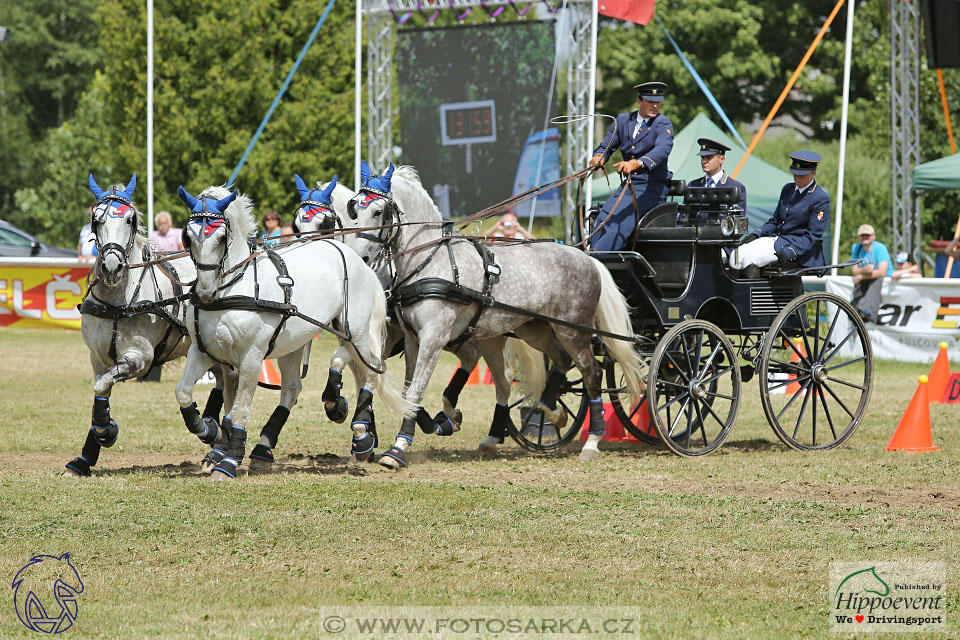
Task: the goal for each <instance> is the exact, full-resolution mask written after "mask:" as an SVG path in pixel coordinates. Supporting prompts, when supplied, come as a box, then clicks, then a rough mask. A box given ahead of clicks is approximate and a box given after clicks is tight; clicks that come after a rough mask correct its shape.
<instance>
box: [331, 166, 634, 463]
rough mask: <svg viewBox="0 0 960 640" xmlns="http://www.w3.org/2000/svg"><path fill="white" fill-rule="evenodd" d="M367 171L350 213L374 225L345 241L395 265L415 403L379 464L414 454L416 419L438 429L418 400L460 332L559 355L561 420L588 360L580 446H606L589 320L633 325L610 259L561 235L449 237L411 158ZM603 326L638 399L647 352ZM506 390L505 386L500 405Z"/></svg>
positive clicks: (551, 388) (555, 414)
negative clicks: (568, 386)
mask: <svg viewBox="0 0 960 640" xmlns="http://www.w3.org/2000/svg"><path fill="white" fill-rule="evenodd" d="M361 176H362V181H363V185H364V186H363V187H362V188H361V191H360V193H359V194H358V195H357V196H356V197H355V198H353V199H352V200H351V201H350V202H349V203H348V206H347V211H348V217H347V219H345V220H344V225H345V226H347V227H348V228H350V227H352V228H365V227H367V228H371V227H372V228H374V229H375V231H372V232H363V233H358V234H356V235H353V236H347V237H346V238H347V239H346V242H347V243H348V244H350V245H351V246H353V247H355V248H356V249H357V253H359V254H360V255H361V256H362V257H363V258H364V260H366V261H367V262H370V263H371V264H375V265H376V264H377V263H378V262H382V263H385V264H387V265H388V266H389V268H390V269H391V270H392V273H393V277H392V278H391V279H392V280H393V286H392V291H391V299H392V300H395V301H396V303H397V304H398V308H399V309H400V321H401V324H402V326H403V328H404V336H405V342H406V351H407V354H406V363H407V372H406V373H407V382H408V386H407V389H406V398H407V401H408V402H410V403H411V404H413V405H417V407H418V409H417V415H416V416H415V417H407V418H406V419H404V421H403V424H402V426H401V428H400V433H399V434H398V436H397V439H396V442H395V444H394V446H393V447H392V448H391V449H389V450H388V451H387V452H386V453H384V454H383V456H382V457H381V458H380V462H381V464H384V465H386V466H389V467H392V468H400V467H403V466H406V464H407V461H406V450H407V448H408V447H409V446H410V445H411V444H412V442H413V436H414V424H418V425H419V426H420V428H421V430H423V431H425V432H427V433H434V432H435V431H436V429H437V426H438V425H437V424H436V421H435V420H434V419H432V418H430V416H429V414H427V412H426V411H425V410H424V409H423V407H422V406H419V405H420V402H421V400H422V398H423V392H424V389H425V388H426V385H427V382H428V381H429V380H430V376H431V375H432V374H433V370H434V368H435V367H436V364H437V358H438V356H439V354H440V350H441V349H443V348H444V346H446V345H448V344H450V343H454V344H456V343H457V342H459V341H463V340H468V341H487V340H495V339H501V340H502V337H503V334H505V333H507V332H513V333H514V334H515V335H517V336H518V337H519V338H521V339H522V340H524V341H526V342H527V343H529V344H530V345H531V346H533V347H534V348H536V349H538V350H540V351H543V352H544V353H545V354H547V355H548V356H549V357H550V358H551V359H552V360H553V362H554V363H555V365H554V368H553V369H552V370H551V372H550V376H549V378H548V380H547V383H546V386H545V388H544V391H543V394H542V395H541V398H540V405H541V407H542V409H543V411H544V413H545V414H546V415H547V417H548V418H549V419H550V421H551V422H553V424H555V425H557V426H558V428H562V426H563V425H564V424H565V423H566V417H567V415H566V413H565V411H564V409H563V408H562V407H558V406H557V404H556V398H557V393H558V391H559V390H560V388H561V387H562V385H563V384H564V381H565V380H566V371H567V370H568V369H570V368H571V366H573V365H574V364H575V365H576V367H577V368H578V369H579V370H580V373H581V374H582V375H583V383H584V387H585V389H586V392H587V394H588V398H589V400H590V403H591V405H590V409H591V410H590V425H589V436H588V438H587V441H586V443H585V444H584V446H583V449H582V451H581V454H580V457H581V459H582V460H585V461H586V460H592V459H593V458H595V457H597V456H599V455H600V452H599V449H598V447H597V444H598V443H599V441H600V439H601V438H602V437H603V433H604V429H605V425H604V421H603V402H602V399H601V397H600V392H601V386H600V382H601V380H600V379H601V371H600V367H599V365H598V363H597V361H596V359H595V358H594V355H593V350H592V348H591V328H592V327H594V326H596V327H597V328H598V329H599V330H600V331H601V332H603V333H605V334H614V335H623V336H632V335H633V329H632V326H631V322H630V315H629V308H628V307H627V303H626V300H625V299H624V297H623V295H622V294H621V293H620V291H619V290H618V289H617V286H616V284H615V283H614V281H613V278H612V277H611V276H610V273H609V272H608V271H607V270H606V268H605V267H604V266H603V265H602V264H600V263H599V262H598V261H596V260H594V259H593V258H590V257H588V256H587V255H586V254H584V253H583V252H582V251H578V250H576V249H574V248H572V247H567V246H564V245H562V244H558V243H553V242H532V243H519V244H513V245H506V246H498V247H495V248H493V249H487V248H486V247H485V246H484V245H483V244H482V243H481V242H480V241H479V240H478V239H474V238H463V237H452V236H445V237H444V236H442V233H441V231H442V226H443V219H442V216H441V215H440V211H439V210H438V209H437V207H436V205H435V204H434V203H433V201H432V200H431V199H430V196H429V195H428V194H427V192H426V190H424V188H423V186H422V185H421V184H420V178H419V176H418V175H417V172H416V170H415V169H414V168H413V167H408V166H407V167H400V168H399V169H397V170H396V173H394V168H393V165H391V166H390V168H389V170H388V171H387V172H386V173H385V174H384V175H383V176H371V175H370V169H369V167H368V166H367V165H366V163H362V164H361ZM531 314H538V317H534V316H533V315H531ZM571 325H576V326H579V327H584V328H585V330H584V329H578V328H575V327H574V326H571ZM603 333H602V334H601V335H602V339H603V342H604V344H605V346H606V348H607V352H608V353H609V354H610V355H611V356H612V357H613V359H614V360H615V361H616V362H618V363H619V364H620V366H621V369H622V370H623V373H624V378H625V382H626V389H627V392H628V395H632V396H634V397H635V398H637V399H639V397H640V394H641V391H640V385H641V379H642V376H643V368H644V367H643V363H642V361H641V359H640V356H639V354H638V353H637V352H636V351H635V350H634V349H633V346H632V344H631V342H629V341H627V340H618V339H615V338H613V337H611V336H610V335H603ZM506 400H507V398H506V397H504V396H503V395H502V394H501V389H500V388H499V387H498V388H497V403H498V410H499V409H500V405H502V404H503V403H505V402H506ZM505 408H506V407H504V409H505Z"/></svg>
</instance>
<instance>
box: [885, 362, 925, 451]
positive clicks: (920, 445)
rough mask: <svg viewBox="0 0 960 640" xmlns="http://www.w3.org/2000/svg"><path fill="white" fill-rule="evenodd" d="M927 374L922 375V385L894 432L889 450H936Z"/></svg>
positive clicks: (888, 446) (888, 445)
mask: <svg viewBox="0 0 960 640" xmlns="http://www.w3.org/2000/svg"><path fill="white" fill-rule="evenodd" d="M927 380H928V378H927V376H920V379H919V381H920V386H918V387H917V391H916V392H915V393H914V394H913V399H912V400H911V401H910V405H909V406H908V407H907V410H906V412H905V413H904V414H903V417H902V418H901V419H900V424H898V425H897V430H896V431H894V432H893V437H892V438H890V442H889V443H888V444H887V451H936V450H937V448H936V447H935V446H933V433H932V430H931V428H930V402H929V400H928V399H927Z"/></svg>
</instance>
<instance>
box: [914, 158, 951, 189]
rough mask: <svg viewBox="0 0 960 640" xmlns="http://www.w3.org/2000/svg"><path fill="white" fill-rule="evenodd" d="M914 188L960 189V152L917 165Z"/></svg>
mask: <svg viewBox="0 0 960 640" xmlns="http://www.w3.org/2000/svg"><path fill="white" fill-rule="evenodd" d="M913 188H914V189H917V190H918V191H930V190H934V189H960V153H955V154H953V155H952V156H946V157H945V158H940V159H939V160H932V161H930V162H924V163H923V164H918V165H917V166H915V167H914V168H913Z"/></svg>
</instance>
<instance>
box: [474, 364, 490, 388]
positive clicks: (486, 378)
mask: <svg viewBox="0 0 960 640" xmlns="http://www.w3.org/2000/svg"><path fill="white" fill-rule="evenodd" d="M477 366H478V367H479V366H480V365H477ZM483 384H493V374H492V373H490V367H484V374H483Z"/></svg>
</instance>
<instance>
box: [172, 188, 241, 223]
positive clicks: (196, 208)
mask: <svg viewBox="0 0 960 640" xmlns="http://www.w3.org/2000/svg"><path fill="white" fill-rule="evenodd" d="M178 193H179V194H180V199H181V200H183V202H184V203H185V204H186V205H187V207H189V208H190V217H191V218H192V217H194V216H197V217H205V218H223V217H224V213H225V212H226V211H227V206H228V205H229V204H230V203H231V202H233V201H234V200H236V199H237V196H238V195H239V194H240V192H239V191H234V192H232V193H231V194H230V195H228V196H226V197H225V198H221V199H220V200H217V199H216V198H194V197H193V196H192V195H190V194H189V193H187V191H186V189H184V188H183V187H180V189H179V190H178Z"/></svg>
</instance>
